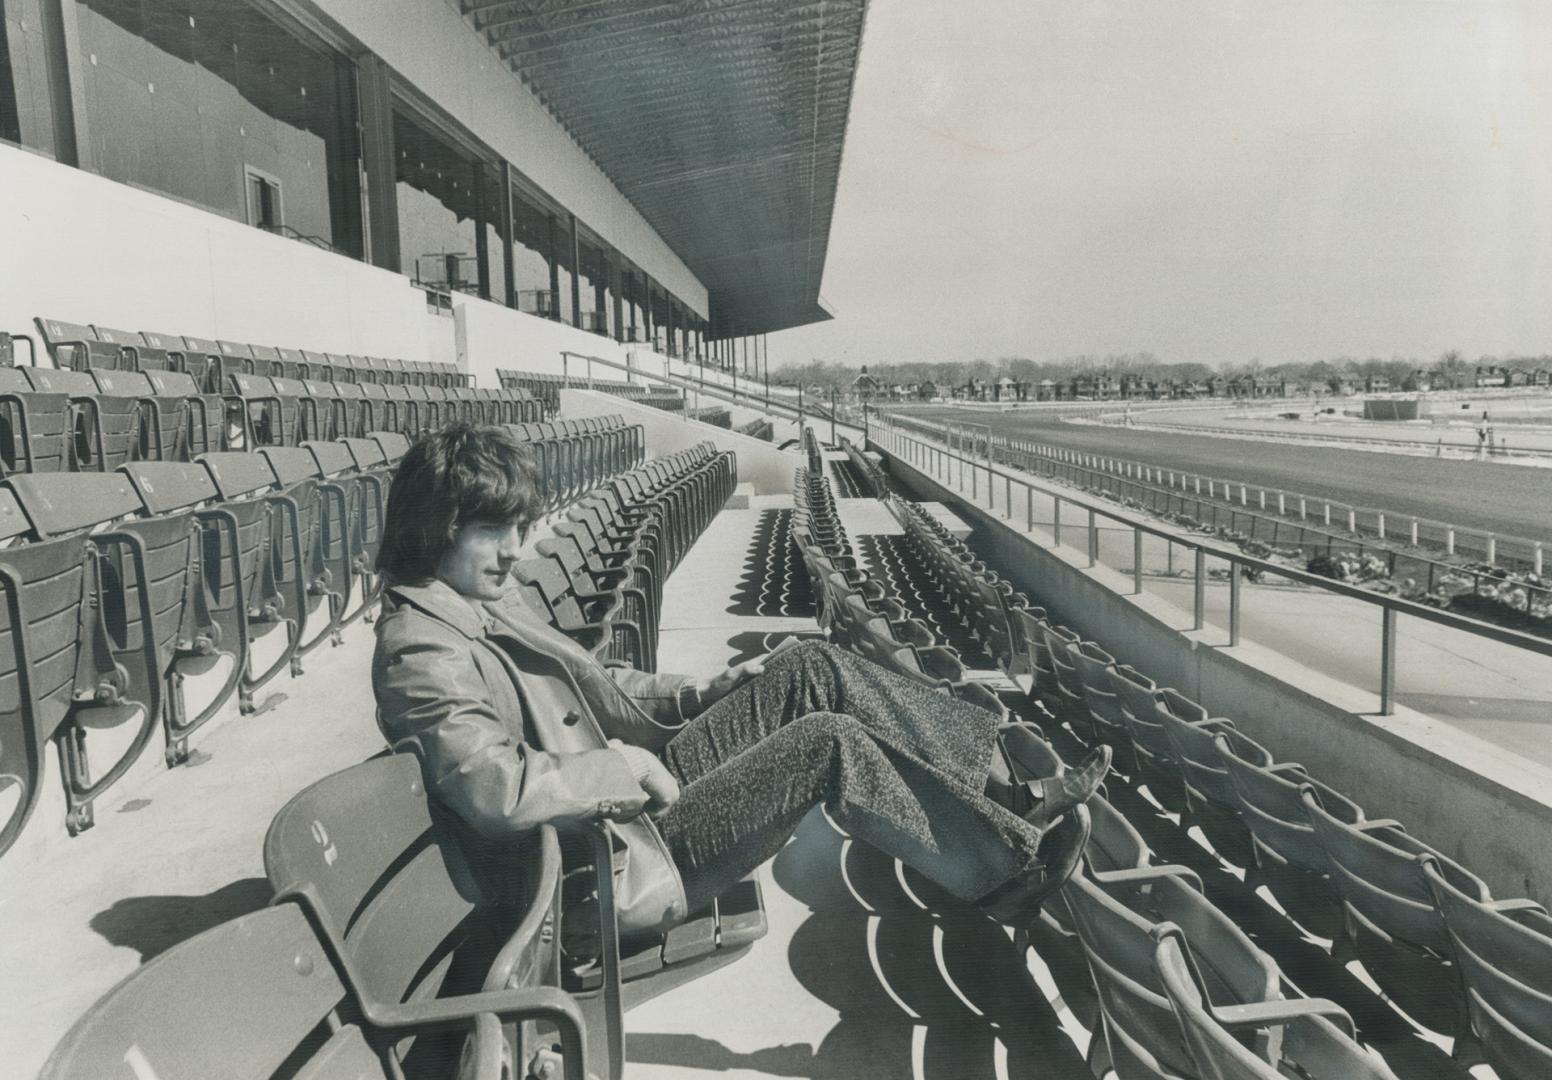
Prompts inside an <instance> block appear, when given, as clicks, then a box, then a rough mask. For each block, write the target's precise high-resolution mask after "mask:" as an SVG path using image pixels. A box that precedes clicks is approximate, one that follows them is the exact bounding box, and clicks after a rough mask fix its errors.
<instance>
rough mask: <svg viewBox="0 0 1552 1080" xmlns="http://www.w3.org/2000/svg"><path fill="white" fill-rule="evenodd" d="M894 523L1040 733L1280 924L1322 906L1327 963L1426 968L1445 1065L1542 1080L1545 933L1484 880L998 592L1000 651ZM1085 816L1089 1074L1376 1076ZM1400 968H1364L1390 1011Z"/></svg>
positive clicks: (1132, 849)
mask: <svg viewBox="0 0 1552 1080" xmlns="http://www.w3.org/2000/svg"><path fill="white" fill-rule="evenodd" d="M903 521H904V522H905V523H906V526H907V531H908V535H909V536H911V537H912V539H913V541H914V543H915V546H916V549H917V552H918V554H919V557H920V558H921V559H922V562H923V565H924V567H926V568H927V569H928V572H929V573H931V574H933V575H934V579H935V580H936V582H937V583H938V584H939V586H940V587H941V588H942V589H943V590H944V591H945V592H946V593H949V594H950V595H953V594H955V593H956V592H957V593H958V594H959V598H958V600H956V604H957V606H958V610H959V611H960V612H961V613H962V615H963V616H964V617H965V619H966V621H967V623H971V624H974V623H975V622H976V621H977V619H978V617H979V618H980V619H981V625H979V626H976V628H975V632H976V635H977V636H978V637H982V638H983V640H984V642H985V644H986V645H987V651H988V652H989V653H992V654H993V655H995V656H998V657H999V660H1000V663H1001V664H1002V666H1003V667H1004V670H1005V671H1007V672H1008V673H1009V674H1010V675H1011V674H1014V673H1016V672H1018V671H1019V670H1021V669H1022V670H1023V671H1027V672H1029V673H1030V674H1031V675H1032V686H1031V690H1030V693H1031V695H1032V696H1033V697H1034V698H1035V699H1036V700H1037V701H1038V702H1039V703H1040V704H1041V705H1042V706H1043V708H1044V709H1045V711H1046V712H1047V713H1048V714H1049V715H1050V717H1051V719H1052V722H1054V723H1056V724H1058V725H1059V726H1061V727H1062V728H1063V729H1064V730H1065V731H1067V732H1070V733H1071V734H1072V735H1073V736H1074V737H1075V738H1076V739H1077V740H1078V741H1079V742H1081V743H1084V744H1089V745H1092V744H1094V743H1098V742H1105V743H1109V744H1111V745H1112V746H1114V747H1115V748H1116V751H1117V766H1116V768H1117V772H1118V773H1119V774H1125V775H1126V776H1127V777H1129V778H1130V780H1131V781H1132V783H1133V784H1136V785H1138V786H1139V787H1140V788H1141V789H1145V790H1146V791H1147V792H1148V793H1149V795H1150V796H1152V797H1153V799H1154V800H1155V801H1156V802H1157V803H1158V804H1159V805H1161V806H1162V807H1164V808H1165V809H1166V810H1172V811H1174V812H1178V813H1179V814H1180V815H1182V816H1181V825H1182V827H1190V826H1193V825H1194V826H1197V827H1199V828H1200V830H1201V832H1202V834H1203V835H1204V836H1205V837H1207V838H1209V839H1210V840H1211V842H1212V845H1213V847H1214V849H1215V851H1216V852H1217V854H1218V856H1219V857H1220V858H1223V859H1225V860H1226V861H1232V860H1234V859H1238V861H1239V862H1240V863H1242V864H1243V867H1244V870H1245V872H1246V875H1247V877H1246V884H1247V886H1248V887H1251V888H1254V887H1255V886H1256V885H1260V884H1266V885H1267V886H1268V887H1271V888H1273V889H1274V893H1275V894H1276V895H1277V896H1278V898H1279V900H1280V901H1282V902H1283V906H1284V908H1285V909H1286V910H1287V911H1288V913H1289V915H1290V917H1296V916H1297V915H1298V914H1299V913H1300V912H1301V910H1307V905H1309V904H1311V903H1318V902H1320V901H1322V900H1325V901H1328V902H1331V901H1334V902H1335V904H1336V905H1337V908H1338V911H1339V916H1340V917H1339V920H1338V923H1337V926H1336V927H1335V934H1334V939H1333V942H1332V955H1333V956H1334V957H1335V959H1336V960H1337V961H1338V962H1339V963H1340V962H1345V961H1347V960H1350V959H1353V958H1355V957H1360V956H1361V955H1365V954H1360V951H1359V948H1358V946H1359V942H1360V940H1362V941H1363V942H1364V943H1365V946H1366V947H1368V946H1369V945H1371V944H1372V943H1373V942H1374V941H1378V942H1380V943H1381V944H1382V945H1383V946H1384V949H1386V950H1390V951H1392V952H1399V953H1401V954H1405V956H1406V957H1408V958H1410V959H1413V960H1415V959H1418V958H1421V959H1422V960H1423V961H1424V963H1425V965H1426V964H1432V965H1433V966H1434V967H1435V969H1436V971H1437V973H1438V974H1439V975H1440V976H1441V977H1442V978H1443V980H1444V981H1443V983H1442V985H1444V986H1455V987H1457V989H1458V998H1457V1002H1456V1003H1457V1006H1458V1016H1457V1018H1456V1020H1455V1023H1454V1027H1453V1030H1450V1031H1448V1032H1447V1034H1450V1035H1453V1036H1454V1038H1455V1056H1456V1058H1457V1059H1458V1060H1461V1061H1463V1062H1466V1063H1469V1062H1471V1061H1472V1060H1475V1059H1476V1058H1477V1057H1478V1056H1479V1055H1480V1056H1484V1057H1485V1058H1486V1060H1487V1061H1488V1062H1489V1063H1491V1064H1492V1066H1493V1068H1494V1069H1495V1071H1497V1073H1498V1075H1499V1076H1500V1077H1501V1078H1505V1080H1507V1078H1514V1080H1528V1078H1530V1077H1540V1076H1546V1075H1552V1011H1549V1010H1548V1009H1547V1007H1546V1006H1547V1004H1548V1002H1549V1001H1552V918H1549V917H1548V915H1547V913H1546V912H1545V910H1544V909H1543V908H1542V907H1541V906H1540V905H1538V904H1535V903H1533V902H1531V901H1528V900H1520V899H1511V900H1503V901H1499V900H1494V899H1492V897H1491V896H1490V894H1489V891H1488V889H1487V887H1486V885H1485V884H1484V883H1483V882H1482V881H1481V879H1480V878H1478V877H1477V876H1476V875H1474V874H1472V873H1471V872H1470V871H1469V870H1467V869H1466V868H1465V867H1463V866H1461V865H1460V864H1459V863H1457V862H1455V861H1454V860H1451V859H1450V858H1448V857H1447V856H1445V855H1444V854H1443V853H1441V852H1439V851H1437V850H1435V849H1434V848H1432V847H1430V846H1429V845H1427V844H1425V843H1424V842H1422V841H1421V840H1418V839H1417V838H1416V837H1414V836H1412V835H1410V834H1409V833H1407V832H1406V830H1405V828H1404V827H1403V826H1402V825H1401V824H1400V823H1399V822H1396V821H1393V820H1369V819H1367V818H1366V816H1365V814H1364V812H1363V810H1362V809H1361V807H1360V806H1359V805H1358V804H1357V803H1356V802H1354V801H1353V800H1352V799H1351V798H1349V797H1347V796H1345V795H1343V794H1341V793H1339V792H1337V791H1335V790H1333V789H1332V788H1330V787H1329V786H1328V785H1325V784H1322V783H1321V782H1320V781H1319V780H1318V779H1316V778H1314V777H1312V776H1310V775H1309V774H1308V773H1307V771H1306V770H1304V769H1303V768H1302V767H1301V766H1299V765H1296V764H1293V763H1287V762H1284V763H1279V762H1277V761H1275V759H1274V757H1273V754H1272V753H1271V752H1270V751H1269V750H1268V749H1267V748H1266V747H1263V746H1261V745H1259V744H1258V743H1256V742H1255V741H1254V740H1252V739H1250V738H1249V737H1248V736H1246V735H1244V734H1243V733H1242V732H1240V731H1239V730H1238V729H1237V728H1236V726H1235V725H1234V723H1233V721H1232V720H1230V719H1226V718H1213V717H1210V716H1208V714H1207V712H1206V710H1205V709H1203V708H1202V706H1201V705H1199V704H1198V703H1196V702H1194V701H1192V700H1190V699H1189V698H1188V697H1187V696H1186V695H1183V694H1181V693H1179V692H1178V691H1175V690H1173V689H1171V688H1167V687H1159V686H1157V685H1155V684H1154V683H1153V681H1152V680H1150V679H1148V678H1147V677H1146V676H1145V675H1143V674H1141V673H1140V672H1138V671H1136V670H1135V669H1133V668H1131V667H1130V666H1128V665H1125V664H1122V663H1118V662H1117V661H1116V660H1115V659H1114V658H1113V657H1112V656H1111V655H1110V654H1109V653H1107V652H1106V651H1105V650H1103V649H1102V648H1100V646H1098V645H1097V644H1095V643H1094V642H1090V641H1084V640H1082V639H1081V638H1080V637H1079V636H1078V635H1077V634H1075V633H1073V632H1072V631H1071V630H1069V629H1068V628H1066V627H1064V626H1062V625H1060V624H1059V623H1057V622H1056V621H1055V620H1053V619H1051V618H1050V617H1049V616H1048V615H1047V614H1046V612H1045V611H1044V610H1043V609H1041V608H1039V607H1037V606H1035V605H1033V604H1029V603H1028V602H1027V600H1023V601H1022V602H1020V600H1022V598H1018V599H1014V598H1013V597H1009V596H1007V595H1006V594H1004V595H1003V599H1004V600H1008V601H1011V602H1009V603H1007V604H1006V606H1005V612H1006V614H1007V616H1008V620H1009V621H1008V623H1007V624H1006V625H1007V636H1006V638H1004V637H1003V636H1002V628H1003V626H1004V623H1003V622H1002V620H1001V619H1000V618H998V617H991V605H990V604H989V603H987V602H985V600H982V599H979V598H978V595H977V593H978V591H979V590H977V589H976V588H975V587H974V586H973V585H972V583H971V575H969V574H968V573H967V572H966V569H965V568H967V567H970V566H972V565H973V555H972V554H971V553H970V552H969V550H968V548H966V547H965V545H963V543H962V542H960V541H957V540H955V539H954V538H953V537H951V536H949V535H948V534H947V533H946V531H944V530H943V529H942V528H941V526H939V525H938V523H937V522H936V521H934V520H933V519H932V518H931V517H930V516H929V515H926V514H925V513H923V512H922V511H921V510H920V508H919V507H915V506H908V507H905V509H904V516H903ZM956 582H957V584H956ZM986 599H987V600H989V596H987V597H986ZM1020 654H1022V656H1021V655H1020ZM1051 755H1052V757H1051V759H1050V760H1045V761H1032V762H1029V763H1027V764H1028V765H1029V767H1030V775H1039V774H1041V773H1043V772H1047V771H1051V769H1052V767H1053V766H1059V764H1060V759H1059V758H1056V757H1055V756H1054V751H1052V752H1051ZM1091 811H1092V818H1093V834H1092V836H1091V839H1090V841H1089V844H1088V847H1087V850H1086V855H1085V857H1086V860H1087V865H1086V867H1085V868H1084V869H1082V870H1080V872H1079V873H1078V874H1077V875H1075V876H1074V878H1073V881H1072V882H1071V883H1070V884H1069V886H1068V887H1067V888H1066V889H1064V890H1063V897H1064V900H1065V902H1066V905H1067V907H1068V909H1069V911H1068V912H1067V913H1063V916H1062V917H1061V918H1057V919H1055V920H1054V921H1055V922H1057V923H1059V924H1061V925H1063V926H1064V927H1066V928H1070V929H1073V930H1075V931H1076V932H1077V935H1078V937H1079V939H1080V940H1081V942H1082V946H1083V949H1084V952H1085V955H1086V958H1087V960H1088V966H1089V969H1090V972H1091V974H1092V977H1093V980H1094V983H1095V989H1096V992H1097V993H1098V997H1099V1002H1100V1016H1101V1018H1102V1027H1103V1038H1102V1039H1100V1038H1096V1039H1095V1040H1094V1043H1093V1047H1094V1050H1093V1054H1092V1055H1091V1065H1092V1066H1093V1067H1094V1074H1095V1076H1096V1077H1098V1076H1102V1075H1103V1073H1104V1070H1105V1069H1106V1068H1111V1067H1113V1068H1115V1069H1116V1070H1117V1071H1118V1074H1119V1075H1120V1076H1121V1077H1122V1078H1123V1080H1125V1078H1128V1077H1132V1076H1148V1077H1155V1076H1163V1075H1168V1076H1177V1075H1200V1076H1207V1077H1217V1076H1268V1077H1269V1076H1273V1075H1278V1074H1277V1073H1276V1072H1275V1071H1273V1070H1272V1069H1271V1068H1270V1066H1272V1065H1276V1064H1279V1057H1278V1056H1279V1055H1297V1054H1306V1055H1309V1057H1310V1061H1308V1062H1305V1065H1306V1066H1307V1067H1310V1068H1311V1069H1313V1070H1314V1071H1313V1072H1312V1075H1334V1076H1389V1075H1390V1072H1389V1071H1388V1069H1386V1068H1385V1066H1384V1065H1383V1064H1382V1063H1380V1062H1378V1061H1377V1060H1375V1058H1374V1057H1373V1056H1372V1055H1369V1054H1361V1053H1359V1052H1358V1051H1357V1048H1356V1047H1355V1046H1352V1045H1351V1043H1350V1040H1349V1039H1348V1038H1347V1036H1349V1035H1351V1034H1352V1032H1353V1025H1352V1022H1351V1019H1350V1018H1348V1017H1347V1016H1346V1014H1345V1013H1343V1012H1342V1011H1341V1010H1340V1009H1339V1008H1337V1007H1336V1006H1334V1005H1332V1004H1331V1003H1329V1002H1319V1001H1313V1002H1312V1001H1309V1000H1306V999H1302V998H1301V997H1300V995H1298V992H1297V989H1296V988H1295V987H1293V985H1292V983H1291V982H1290V981H1289V980H1287V978H1286V977H1285V976H1283V975H1282V974H1281V973H1280V972H1277V971H1276V967H1275V964H1273V963H1272V962H1271V961H1270V960H1269V959H1268V958H1267V957H1266V956H1265V954H1264V953H1262V952H1260V950H1258V949H1257V948H1256V947H1255V946H1253V945H1251V943H1250V942H1249V940H1248V939H1247V938H1246V937H1245V935H1244V934H1243V933H1242V932H1241V931H1240V930H1239V929H1238V928H1237V927H1235V926H1234V924H1233V922H1232V921H1231V920H1230V919H1229V918H1228V917H1227V916H1226V915H1224V914H1223V913H1222V912H1221V911H1219V910H1218V909H1217V908H1215V907H1213V905H1212V904H1210V903H1209V902H1208V901H1207V900H1206V899H1205V897H1203V896H1202V893H1201V883H1200V881H1199V880H1196V879H1195V876H1194V875H1193V874H1192V873H1191V872H1190V871H1188V870H1185V869H1184V868H1181V867H1169V866H1154V865H1152V855H1151V853H1150V852H1149V851H1148V850H1147V847H1146V845H1145V844H1143V843H1142V841H1141V837H1140V836H1139V835H1137V833H1136V831H1135V829H1132V828H1131V827H1130V826H1129V825H1127V824H1126V822H1125V820H1124V819H1123V818H1121V817H1120V816H1119V815H1118V814H1115V813H1114V812H1113V808H1111V807H1110V806H1109V804H1107V803H1105V802H1104V800H1103V799H1099V800H1096V801H1095V802H1094V803H1093V804H1091ZM1290 880H1291V882H1292V886H1291V887H1290ZM1301 886H1302V887H1301ZM1053 914H1055V912H1054V909H1053ZM1366 955H1369V956H1372V955H1373V954H1372V953H1368V954H1366ZM1411 967H1412V965H1408V964H1396V965H1394V966H1391V965H1387V964H1385V963H1383V962H1382V963H1376V964H1374V965H1373V966H1372V968H1370V967H1369V966H1368V965H1366V969H1368V971H1369V974H1370V976H1371V977H1372V978H1373V979H1374V980H1375V982H1376V983H1377V984H1378V985H1379V986H1380V987H1381V989H1382V990H1384V991H1385V992H1386V993H1387V995H1388V996H1391V997H1393V998H1396V999H1403V1000H1404V999H1405V997H1406V995H1407V994H1408V993H1409V991H1414V990H1415V987H1413V986H1410V985H1407V983H1408V982H1411V981H1414V980H1415V974H1413V973H1412V971H1411V970H1410V969H1411ZM1278 999H1283V1000H1278ZM1204 1003H1207V1004H1205V1005H1204ZM1208 1020H1211V1021H1212V1022H1211V1023H1207V1021H1208ZM1204 1025H1205V1026H1204ZM1247 1026H1248V1028H1250V1029H1254V1030H1261V1031H1262V1034H1261V1035H1260V1036H1259V1037H1258V1038H1257V1039H1254V1040H1251V1042H1250V1043H1248V1044H1247V1045H1249V1046H1250V1047H1251V1049H1253V1050H1254V1051H1255V1052H1256V1054H1257V1055H1258V1057H1257V1060H1256V1062H1247V1061H1245V1060H1243V1059H1244V1049H1245V1048H1244V1047H1243V1046H1242V1047H1241V1048H1240V1050H1239V1051H1234V1050H1232V1047H1231V1046H1230V1044H1233V1045H1234V1046H1239V1045H1240V1044H1239V1043H1236V1042H1235V1041H1234V1039H1233V1038H1229V1037H1228V1036H1226V1034H1225V1030H1226V1028H1236V1030H1243V1029H1244V1028H1246V1027H1247ZM1284 1027H1286V1030H1283V1028H1284ZM1242 1041H1243V1039H1242ZM1236 1054H1237V1055H1238V1057H1236ZM1257 1062H1258V1063H1257ZM1333 1062H1335V1063H1336V1064H1335V1065H1333ZM1281 1063H1282V1064H1284V1065H1289V1064H1293V1063H1292V1062H1289V1061H1287V1060H1282V1061H1281ZM1322 1069H1323V1070H1324V1071H1321V1070H1322ZM1258 1070H1259V1071H1258Z"/></svg>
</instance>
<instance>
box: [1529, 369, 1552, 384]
mask: <svg viewBox="0 0 1552 1080" xmlns="http://www.w3.org/2000/svg"><path fill="white" fill-rule="evenodd" d="M1530 385H1532V386H1552V370H1548V369H1547V368H1537V369H1536V370H1535V371H1533V372H1531V373H1530Z"/></svg>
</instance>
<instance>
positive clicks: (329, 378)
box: [282, 349, 346, 383]
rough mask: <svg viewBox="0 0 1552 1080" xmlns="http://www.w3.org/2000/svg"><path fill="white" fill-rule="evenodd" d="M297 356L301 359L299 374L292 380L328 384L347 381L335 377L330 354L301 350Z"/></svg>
mask: <svg viewBox="0 0 1552 1080" xmlns="http://www.w3.org/2000/svg"><path fill="white" fill-rule="evenodd" d="M285 351H287V350H282V352H285ZM297 355H298V357H299V358H300V362H299V363H298V365H297V370H298V374H296V375H293V376H291V377H292V378H294V379H302V380H303V381H309V380H310V381H312V382H326V383H332V382H345V381H346V380H344V379H339V378H336V377H335V374H334V359H333V357H331V356H329V354H328V353H321V352H312V351H310V350H307V349H301V350H299V351H298V353H297Z"/></svg>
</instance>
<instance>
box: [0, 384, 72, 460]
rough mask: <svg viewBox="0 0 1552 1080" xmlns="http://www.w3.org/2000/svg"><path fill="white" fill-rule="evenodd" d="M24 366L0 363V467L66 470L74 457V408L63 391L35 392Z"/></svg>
mask: <svg viewBox="0 0 1552 1080" xmlns="http://www.w3.org/2000/svg"><path fill="white" fill-rule="evenodd" d="M27 370H28V369H25V368H14V367H0V469H3V470H4V473H5V474H7V475H9V474H11V473H39V472H66V471H69V470H70V469H71V468H72V467H73V465H74V460H75V411H74V409H73V408H72V406H71V404H70V396H69V395H68V394H66V393H63V392H57V393H39V392H38V391H37V390H35V389H34V388H33V385H32V383H31V382H30V381H29V380H28V378H27V375H26V371H27Z"/></svg>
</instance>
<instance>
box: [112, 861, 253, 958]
mask: <svg viewBox="0 0 1552 1080" xmlns="http://www.w3.org/2000/svg"><path fill="white" fill-rule="evenodd" d="M273 895H274V892H273V890H271V889H270V885H269V882H268V881H266V880H264V879H263V878H241V879H239V880H237V881H234V882H232V883H231V884H229V885H223V886H221V888H219V889H217V890H215V891H214V892H210V893H206V894H205V895H203V896H126V897H124V898H123V899H121V900H115V901H114V902H113V904H112V905H111V906H109V907H106V908H104V909H103V910H101V911H99V912H98V913H97V914H95V915H93V916H92V918H91V924H90V925H91V928H92V929H93V930H95V931H96V932H97V933H98V934H101V935H102V937H103V939H104V940H106V941H107V942H108V943H109V944H111V945H118V946H122V947H124V948H129V949H134V950H135V951H137V952H138V953H140V962H141V963H145V962H146V961H147V960H149V959H151V958H152V957H153V956H156V955H157V954H159V953H163V952H166V951H167V950H168V949H170V948H172V947H173V946H174V945H176V944H178V943H179V942H180V941H184V940H186V939H188V938H191V937H193V936H194V935H195V934H198V933H201V932H203V931H205V930H209V929H210V928H211V927H212V926H216V925H218V924H219V923H224V922H226V921H227V920H229V919H235V918H237V917H238V916H239V915H247V914H249V913H251V912H254V911H258V910H259V909H260V908H262V907H264V906H265V905H267V904H268V903H269V901H270V898H271V897H272V896H273Z"/></svg>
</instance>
